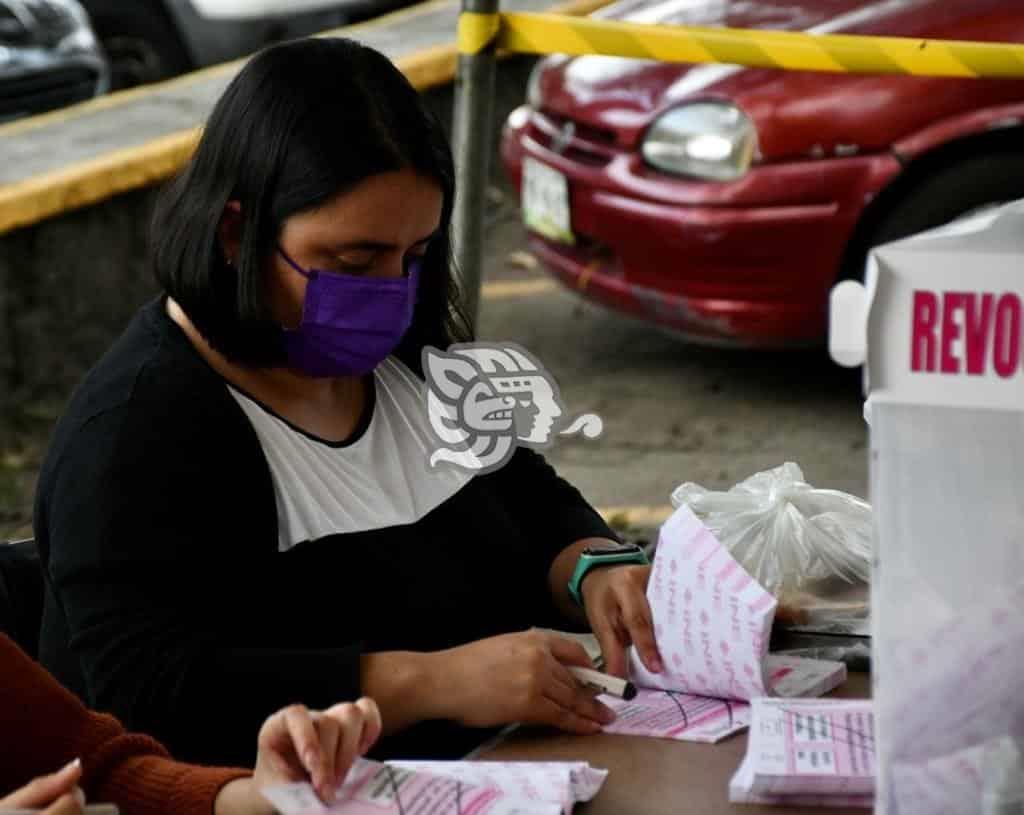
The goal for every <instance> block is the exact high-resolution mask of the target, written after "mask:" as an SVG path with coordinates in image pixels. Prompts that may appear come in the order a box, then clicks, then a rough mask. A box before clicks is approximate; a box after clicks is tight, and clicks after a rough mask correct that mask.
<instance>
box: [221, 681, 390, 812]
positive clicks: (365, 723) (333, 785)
mask: <svg viewBox="0 0 1024 815" xmlns="http://www.w3.org/2000/svg"><path fill="white" fill-rule="evenodd" d="M380 731H381V719H380V711H379V710H378V709H377V705H376V703H375V702H374V701H373V700H372V699H366V698H364V699H360V700H359V701H357V702H354V703H349V702H346V703H344V704H340V705H335V706H334V707H332V708H330V709H329V710H326V711H322V712H321V711H311V710H307V709H306V708H305V707H303V706H302V705H292V706H291V707H286V708H284V709H283V710H279V711H278V712H277V713H275V714H274V715H273V716H271V717H270V718H269V719H267V720H266V721H265V722H264V723H263V727H262V728H261V729H260V734H259V737H258V745H259V752H258V754H257V756H256V768H255V771H254V772H253V776H252V778H245V779H239V780H237V781H232V782H231V783H229V784H227V785H226V786H225V787H224V788H223V789H221V791H220V794H219V795H218V796H217V800H216V802H215V804H214V813H215V815H242V813H246V815H253V813H271V812H273V809H272V808H271V807H270V805H269V804H268V803H267V802H266V801H265V800H264V799H263V798H262V797H261V796H260V794H259V791H260V789H262V788H263V787H269V786H273V785H275V784H288V783H291V782H293V781H305V780H307V779H308V780H309V781H310V782H311V783H312V785H313V788H314V789H315V790H316V792H317V795H319V796H320V798H321V800H323V802H324V803H331V802H332V801H333V800H334V796H335V792H336V791H337V789H338V787H340V786H341V784H342V782H343V781H344V780H345V776H346V775H347V774H348V771H349V769H350V768H351V767H352V763H353V762H354V761H355V760H356V758H358V757H359V756H361V755H362V754H363V753H365V752H366V751H367V750H369V749H370V747H371V746H372V745H373V744H374V742H376V741H377V738H378V737H379V736H380Z"/></svg>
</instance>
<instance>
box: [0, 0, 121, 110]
mask: <svg viewBox="0 0 1024 815" xmlns="http://www.w3.org/2000/svg"><path fill="white" fill-rule="evenodd" d="M109 80H110V76H109V72H108V70H107V63H106V60H105V59H104V57H103V54H102V52H101V51H100V48H99V45H98V44H97V42H96V37H95V36H94V35H93V32H92V29H91V28H90V27H89V20H88V18H87V17H86V14H85V12H84V11H83V10H82V7H81V6H80V5H79V4H78V2H77V0H0V122H7V121H11V120H13V119H17V118H20V117H22V116H28V115H31V114H33V113H42V112H44V111H47V110H52V109H53V108H59V107H63V106H64V105H70V104H72V103H74V102H81V101H83V100H85V99H89V98H90V97H93V96H96V95H97V94H100V93H103V92H105V91H106V90H107V87H108V85H109Z"/></svg>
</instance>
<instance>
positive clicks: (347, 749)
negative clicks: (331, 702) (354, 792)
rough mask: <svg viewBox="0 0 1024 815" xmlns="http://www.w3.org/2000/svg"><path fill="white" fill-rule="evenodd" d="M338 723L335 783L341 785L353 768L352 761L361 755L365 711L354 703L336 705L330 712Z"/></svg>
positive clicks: (329, 714)
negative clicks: (360, 747) (360, 746)
mask: <svg viewBox="0 0 1024 815" xmlns="http://www.w3.org/2000/svg"><path fill="white" fill-rule="evenodd" d="M327 715H328V716H330V717H331V718H332V719H333V720H334V721H335V722H336V723H337V724H338V730H339V734H338V743H337V746H336V748H335V755H334V775H333V777H332V778H333V783H334V784H335V785H337V786H340V785H341V783H342V782H343V781H344V780H345V776H347V775H348V771H349V770H350V769H351V768H352V762H354V761H355V760H356V757H357V756H358V755H359V744H360V742H361V741H362V738H363V723H364V716H363V711H362V710H361V709H360V708H359V707H357V706H356V705H354V704H350V703H346V704H342V705H335V706H334V707H332V708H331V709H330V710H329V711H328V712H327Z"/></svg>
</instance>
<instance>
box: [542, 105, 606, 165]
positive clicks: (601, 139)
mask: <svg viewBox="0 0 1024 815" xmlns="http://www.w3.org/2000/svg"><path fill="white" fill-rule="evenodd" d="M569 126H571V132H572V136H571V137H570V138H568V139H567V140H565V141H564V142H563V143H562V144H559V143H558V142H559V141H560V139H559V135H560V133H561V132H563V131H565V129H566V128H567V127H569ZM530 136H531V137H532V138H533V139H534V141H536V142H537V143H538V144H540V145H541V146H543V147H545V148H547V149H548V150H553V151H554V152H556V153H559V154H560V155H563V156H565V157H566V158H568V159H571V160H572V161H577V162H579V163H580V164H586V165H588V166H591V167H603V166H604V165H606V164H607V163H608V162H609V161H611V160H612V158H614V156H615V154H616V152H617V151H616V148H615V133H613V132H612V131H610V130H604V129H602V128H599V127H594V126H592V125H588V124H583V123H581V122H577V121H574V120H572V119H570V118H569V117H567V116H560V115H558V114H555V113H551V112H550V111H546V110H545V111H538V112H535V113H534V115H533V119H532V121H531V123H530Z"/></svg>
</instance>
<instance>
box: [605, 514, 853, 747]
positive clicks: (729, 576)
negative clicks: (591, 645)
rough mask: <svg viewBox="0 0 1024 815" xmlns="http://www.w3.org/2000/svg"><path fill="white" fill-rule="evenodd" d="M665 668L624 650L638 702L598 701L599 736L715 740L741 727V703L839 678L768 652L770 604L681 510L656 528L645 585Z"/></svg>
mask: <svg viewBox="0 0 1024 815" xmlns="http://www.w3.org/2000/svg"><path fill="white" fill-rule="evenodd" d="M647 599H648V602H649V603H650V606H651V613H652V615H653V619H654V634H655V639H656V641H657V644H658V650H659V652H660V654H661V657H662V662H663V664H664V667H665V670H664V672H662V673H660V674H654V673H651V672H650V671H648V670H647V669H646V668H645V667H644V666H643V663H642V662H641V661H640V659H639V657H638V655H637V653H636V649H631V650H630V675H631V677H632V680H633V683H634V684H635V685H636V686H637V689H638V693H637V696H636V697H635V698H634V699H632V700H630V701H628V702H626V701H623V700H620V699H613V698H610V697H602V701H604V702H605V703H606V704H608V706H609V707H611V708H612V709H613V710H615V712H616V713H617V714H618V717H617V719H616V720H615V721H614V722H613V723H612V724H610V725H608V726H607V727H606V728H605V731H606V732H608V733H623V734H630V735H639V736H655V737H660V738H671V739H677V740H680V741H705V742H715V741H719V740H720V739H722V738H725V737H726V736H728V735H730V734H732V733H735V732H737V731H739V730H743V729H744V728H746V727H747V726H748V725H749V724H750V705H749V704H748V702H749V700H750V699H753V698H757V697H763V696H780V697H807V696H820V695H822V694H824V693H827V692H828V691H830V690H832V689H833V688H835V687H836V686H838V685H840V684H842V683H843V682H844V681H845V680H846V666H845V665H844V664H843V663H841V662H830V661H826V660H815V659H803V658H799V657H790V656H784V655H772V654H769V653H768V640H769V637H770V635H771V630H772V623H773V622H774V619H775V610H776V608H777V606H778V601H777V600H776V598H775V597H774V596H773V595H772V594H771V593H770V592H768V591H767V590H766V589H765V588H764V587H763V586H761V585H760V584H759V583H758V582H757V581H756V580H754V578H753V577H751V576H750V575H749V574H747V572H746V571H744V569H743V567H742V566H740V564H739V563H738V562H737V561H736V559H735V558H733V556H732V555H730V554H729V552H728V551H727V550H726V549H725V547H724V546H722V544H721V543H719V541H718V540H717V539H716V538H715V536H714V534H712V532H711V531H710V530H709V529H708V528H707V527H706V526H704V524H702V523H701V522H700V520H699V519H698V518H697V516H696V515H694V514H693V512H692V511H691V510H690V509H689V508H687V507H686V506H681V507H679V509H677V510H676V511H675V512H674V513H673V514H672V516H671V517H670V518H669V519H668V520H667V521H666V522H665V523H664V524H663V525H662V527H661V531H660V534H659V537H658V548H657V551H656V554H655V558H654V566H653V568H652V570H651V578H650V582H649V583H648V586H647Z"/></svg>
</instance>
